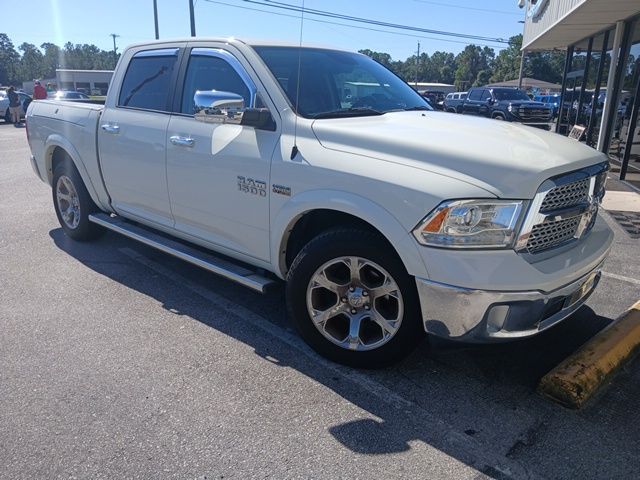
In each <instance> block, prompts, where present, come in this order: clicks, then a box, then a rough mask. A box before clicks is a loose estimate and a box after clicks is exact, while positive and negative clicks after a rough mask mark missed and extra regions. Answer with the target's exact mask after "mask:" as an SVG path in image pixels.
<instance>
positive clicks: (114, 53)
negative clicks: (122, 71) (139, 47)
mask: <svg viewBox="0 0 640 480" xmlns="http://www.w3.org/2000/svg"><path fill="white" fill-rule="evenodd" d="M109 35H110V36H111V37H113V68H116V63H118V47H116V37H119V36H120V35H116V34H115V33H110V34H109Z"/></svg>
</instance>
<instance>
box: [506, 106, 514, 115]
mask: <svg viewBox="0 0 640 480" xmlns="http://www.w3.org/2000/svg"><path fill="white" fill-rule="evenodd" d="M507 110H509V112H510V113H512V112H513V105H509V106H508V107H507Z"/></svg>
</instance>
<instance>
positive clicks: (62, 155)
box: [48, 147, 71, 181]
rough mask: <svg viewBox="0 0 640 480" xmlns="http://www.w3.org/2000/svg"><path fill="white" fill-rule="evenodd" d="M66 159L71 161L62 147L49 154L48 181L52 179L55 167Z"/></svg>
mask: <svg viewBox="0 0 640 480" xmlns="http://www.w3.org/2000/svg"><path fill="white" fill-rule="evenodd" d="M67 159H71V157H70V156H69V154H68V153H67V152H66V150H65V149H64V148H62V147H55V148H54V149H53V151H52V152H51V166H50V167H49V171H48V174H49V181H51V179H52V178H53V172H54V171H55V169H56V167H57V166H58V165H59V164H61V163H62V162H64V161H65V160H67Z"/></svg>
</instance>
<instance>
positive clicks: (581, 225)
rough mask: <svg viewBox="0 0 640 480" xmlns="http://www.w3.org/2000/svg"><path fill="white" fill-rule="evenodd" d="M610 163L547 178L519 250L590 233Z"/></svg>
mask: <svg viewBox="0 0 640 480" xmlns="http://www.w3.org/2000/svg"><path fill="white" fill-rule="evenodd" d="M607 170H608V164H607V163H601V164H598V165H593V166H591V167H587V168H584V169H582V170H578V171H575V172H570V173H568V174H566V175H563V176H560V177H554V178H550V179H549V180H547V181H545V182H544V183H543V184H542V185H541V186H540V189H539V190H538V193H537V194H536V196H535V198H534V199H533V205H532V209H531V210H530V211H529V213H528V215H527V218H526V219H525V221H524V224H523V227H522V230H521V232H520V236H519V237H518V242H517V245H516V250H517V251H519V252H527V253H530V254H537V253H541V252H544V251H546V250H550V249H553V248H555V247H559V246H560V245H563V244H566V243H569V242H572V241H577V240H579V239H581V238H582V237H583V236H584V235H585V234H586V233H588V232H589V231H590V230H591V228H592V227H593V225H594V224H595V219H596V215H597V211H598V203H599V201H600V200H601V199H602V197H603V195H604V184H605V181H606V175H607V173H606V172H607Z"/></svg>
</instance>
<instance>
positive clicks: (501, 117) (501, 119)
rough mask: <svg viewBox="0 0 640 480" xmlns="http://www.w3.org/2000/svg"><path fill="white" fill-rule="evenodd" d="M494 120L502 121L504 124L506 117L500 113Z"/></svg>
mask: <svg viewBox="0 0 640 480" xmlns="http://www.w3.org/2000/svg"><path fill="white" fill-rule="evenodd" d="M493 119H494V120H499V121H501V122H504V120H505V118H504V115H502V114H500V113H499V114H498V115H494V116H493Z"/></svg>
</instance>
